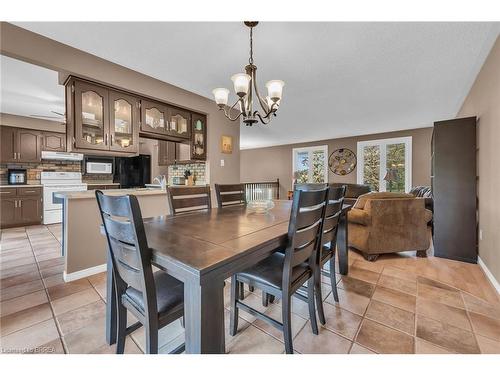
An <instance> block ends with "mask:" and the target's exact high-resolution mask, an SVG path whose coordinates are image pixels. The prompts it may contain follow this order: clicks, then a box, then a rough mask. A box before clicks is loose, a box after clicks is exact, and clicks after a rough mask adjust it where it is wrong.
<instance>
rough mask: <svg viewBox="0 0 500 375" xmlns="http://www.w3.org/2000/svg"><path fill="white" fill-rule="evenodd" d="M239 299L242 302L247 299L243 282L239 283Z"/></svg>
mask: <svg viewBox="0 0 500 375" xmlns="http://www.w3.org/2000/svg"><path fill="white" fill-rule="evenodd" d="M238 286H239V288H238V293H239V294H238V299H239V300H240V301H243V300H244V299H245V284H243V283H242V282H241V281H238Z"/></svg>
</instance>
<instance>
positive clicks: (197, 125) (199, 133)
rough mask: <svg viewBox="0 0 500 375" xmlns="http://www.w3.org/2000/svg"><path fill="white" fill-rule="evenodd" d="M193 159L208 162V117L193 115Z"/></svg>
mask: <svg viewBox="0 0 500 375" xmlns="http://www.w3.org/2000/svg"><path fill="white" fill-rule="evenodd" d="M191 159H193V160H207V116H205V115H200V114H198V113H192V114H191Z"/></svg>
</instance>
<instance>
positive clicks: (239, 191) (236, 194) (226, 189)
mask: <svg viewBox="0 0 500 375" xmlns="http://www.w3.org/2000/svg"><path fill="white" fill-rule="evenodd" d="M215 193H216V195H217V204H218V206H219V208H223V207H227V206H240V205H245V204H247V201H246V197H245V196H246V194H245V184H228V185H221V184H215Z"/></svg>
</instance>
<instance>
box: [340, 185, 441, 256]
mask: <svg viewBox="0 0 500 375" xmlns="http://www.w3.org/2000/svg"><path fill="white" fill-rule="evenodd" d="M347 220H348V231H349V232H348V233H349V246H351V247H353V248H355V249H358V250H359V251H361V252H362V253H363V255H364V257H365V258H366V259H367V260H369V261H375V260H376V259H377V257H378V256H379V255H380V254H385V253H396V252H400V251H417V254H418V255H419V256H423V255H425V253H426V251H427V249H428V248H429V246H430V236H429V232H428V230H427V223H428V222H429V221H431V220H432V212H431V211H430V210H428V209H426V208H425V200H424V198H416V197H414V196H413V195H412V194H405V193H390V192H380V193H378V192H373V193H368V194H363V195H361V196H360V197H359V198H358V199H357V201H356V203H355V204H354V206H353V208H352V209H351V210H350V212H349V213H348V215H347Z"/></svg>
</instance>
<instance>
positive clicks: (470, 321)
mask: <svg viewBox="0 0 500 375" xmlns="http://www.w3.org/2000/svg"><path fill="white" fill-rule="evenodd" d="M460 298H461V299H462V302H463V304H464V307H466V306H467V305H466V304H465V299H464V296H463V294H462V291H460ZM465 314H467V319H469V324H470V327H471V329H472V335H473V336H474V341H475V342H476V346H477V348H478V349H479V353H481V347H480V346H479V342H478V341H477V336H476V335H477V333H476V330H475V329H474V324H472V319H471V317H470V314H469V310H467V308H465Z"/></svg>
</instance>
